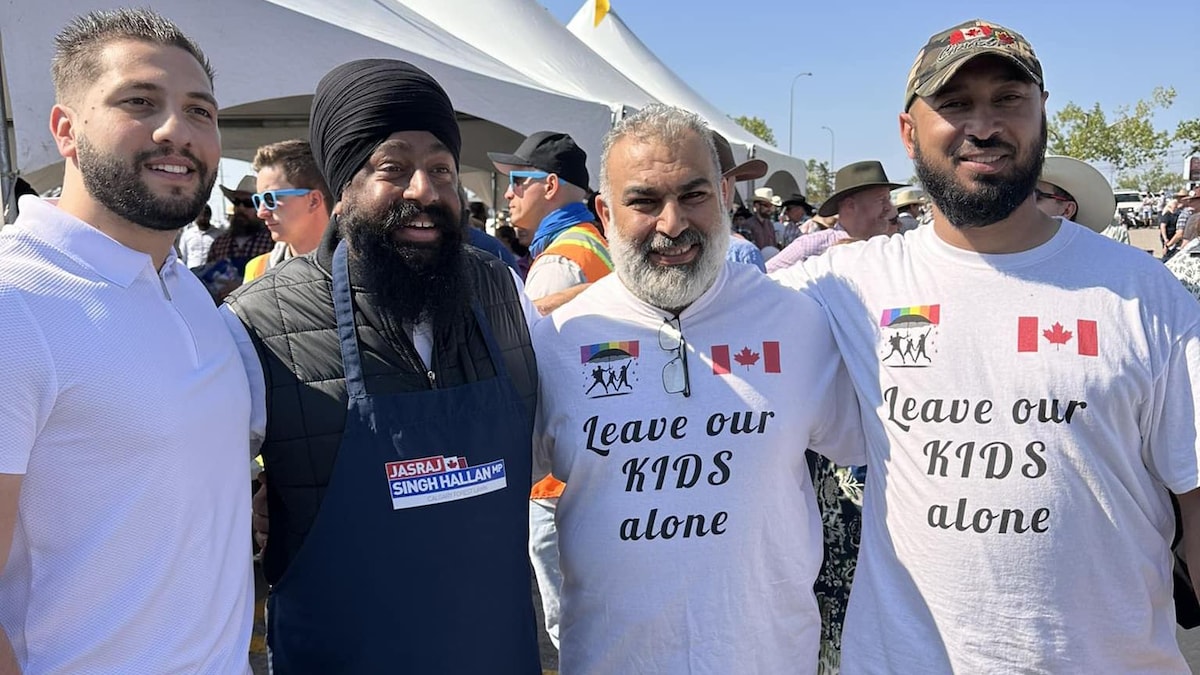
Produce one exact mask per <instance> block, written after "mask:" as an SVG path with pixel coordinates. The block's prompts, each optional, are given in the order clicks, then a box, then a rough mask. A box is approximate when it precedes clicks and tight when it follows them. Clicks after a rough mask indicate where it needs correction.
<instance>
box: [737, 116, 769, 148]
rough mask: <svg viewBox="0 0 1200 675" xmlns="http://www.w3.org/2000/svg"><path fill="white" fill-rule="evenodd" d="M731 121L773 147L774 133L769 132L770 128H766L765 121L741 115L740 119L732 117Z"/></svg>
mask: <svg viewBox="0 0 1200 675" xmlns="http://www.w3.org/2000/svg"><path fill="white" fill-rule="evenodd" d="M733 121H734V122H737V123H738V125H739V126H741V127H742V128H743V129H745V130H746V131H749V132H750V133H752V134H754V135H755V136H756V137H758V138H761V139H762V140H764V141H766V142H767V143H769V144H770V145H775V132H774V131H771V127H769V126H767V122H766V120H764V119H762V118H761V117H746V116H745V115H742V116H741V117H734V118H733Z"/></svg>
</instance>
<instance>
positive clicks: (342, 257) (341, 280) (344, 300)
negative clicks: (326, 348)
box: [333, 239, 367, 400]
mask: <svg viewBox="0 0 1200 675" xmlns="http://www.w3.org/2000/svg"><path fill="white" fill-rule="evenodd" d="M347 251H348V249H347V248H346V240H345V239H343V240H342V241H340V242H338V245H337V249H335V250H334V252H333V312H334V315H335V316H336V317H337V329H338V345H339V346H340V347H341V350H342V371H343V372H344V373H345V375H346V393H347V394H349V396H350V399H351V400H354V399H358V398H365V397H366V395H367V386H366V384H365V383H364V382H363V369H362V359H361V358H360V357H359V354H358V335H357V333H356V332H355V330H354V302H353V301H352V299H351V294H350V264H349V254H348V252H347Z"/></svg>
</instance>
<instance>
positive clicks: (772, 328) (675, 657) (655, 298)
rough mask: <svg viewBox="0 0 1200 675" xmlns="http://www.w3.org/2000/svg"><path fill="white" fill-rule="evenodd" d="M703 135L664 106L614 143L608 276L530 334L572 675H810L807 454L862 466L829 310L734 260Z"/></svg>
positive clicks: (815, 538) (812, 624) (608, 179)
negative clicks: (558, 493)
mask: <svg viewBox="0 0 1200 675" xmlns="http://www.w3.org/2000/svg"><path fill="white" fill-rule="evenodd" d="M718 166H719V164H718V159H717V154H716V150H715V149H714V147H713V144H712V140H711V135H710V133H709V129H708V128H707V127H706V126H705V124H704V122H703V121H702V120H701V119H700V118H699V117H697V116H696V115H694V114H692V113H689V112H686V111H683V110H680V109H677V108H671V107H667V106H662V105H654V106H649V107H647V108H645V109H643V110H642V111H640V112H639V113H637V114H636V115H633V116H631V117H629V118H626V119H625V120H623V121H622V122H621V123H620V124H619V125H617V127H616V128H614V129H613V130H612V131H611V132H610V133H609V135H608V136H607V137H606V138H605V141H604V149H603V156H602V159H601V176H600V186H601V196H600V198H599V200H598V207H599V208H598V210H599V214H600V218H601V220H602V221H603V222H604V226H605V232H607V233H608V235H609V243H610V247H611V249H610V250H611V252H612V258H613V263H614V269H615V271H616V274H612V275H609V276H608V277H605V278H604V279H601V280H600V281H599V282H597V283H596V284H594V285H592V286H591V287H590V288H589V289H588V290H587V291H585V292H584V293H582V294H581V295H580V296H579V297H578V298H576V299H575V300H574V301H573V302H571V303H570V304H568V305H565V306H563V307H562V308H561V309H560V310H558V311H556V312H555V313H554V314H552V315H551V316H550V317H549V318H548V319H546V320H544V321H542V322H541V323H540V324H538V325H537V326H536V327H535V330H534V346H535V349H536V351H537V354H538V360H539V362H543V363H545V364H548V365H546V366H544V367H543V370H542V372H543V373H546V374H550V373H553V374H554V376H548V375H545V376H543V377H542V378H541V383H540V386H539V389H540V396H539V410H538V413H539V414H538V423H537V426H536V429H535V440H534V444H535V446H534V453H535V461H541V462H548V463H549V464H550V468H551V469H552V470H553V474H554V475H555V476H556V477H557V478H559V479H560V480H563V481H565V482H566V484H567V487H566V490H565V492H564V493H563V496H562V499H561V501H560V503H559V510H558V526H559V538H560V539H559V546H560V554H561V565H562V571H563V588H562V624H561V633H560V638H561V665H562V669H563V672H571V673H627V672H654V673H680V672H740V673H776V672H801V673H812V672H815V670H816V662H817V648H818V636H819V632H820V624H821V618H820V615H819V612H818V610H817V604H816V601H815V599H814V597H813V590H812V587H813V580H814V578H815V577H816V575H817V570H818V567H819V566H820V563H821V524H820V521H819V519H818V514H817V511H816V505H815V501H814V495H813V488H812V484H811V482H810V479H809V474H808V467H807V464H806V462H805V457H804V450H805V448H813V449H815V450H817V451H820V452H823V453H826V454H828V455H829V456H830V457H831V459H833V460H834V461H836V462H838V463H842V464H860V463H862V448H863V438H862V432H861V429H860V426H861V421H860V417H859V410H858V404H857V401H856V399H855V397H854V395H853V394H852V393H851V392H850V385H849V380H848V379H847V375H846V370H845V366H844V365H843V363H842V360H841V358H840V356H839V355H838V352H837V350H836V349H835V347H834V342H833V339H832V335H831V333H830V328H829V324H828V321H827V319H826V318H825V316H824V313H823V312H822V310H821V309H820V307H819V306H818V305H817V304H816V303H814V302H812V301H811V300H809V299H808V298H806V297H805V296H803V295H801V294H797V293H791V292H789V291H787V290H786V289H783V288H782V287H778V286H776V285H774V284H773V283H772V282H771V281H770V280H769V279H767V278H766V277H764V276H763V275H762V274H761V273H759V272H758V271H757V270H754V269H752V268H750V267H748V266H746V265H740V264H736V263H728V264H727V263H726V262H725V251H726V247H727V246H728V243H729V237H728V236H727V233H728V232H729V222H728V216H727V215H726V214H727V212H728V211H727V208H726V205H727V204H728V199H729V194H728V192H727V190H726V189H725V188H723V186H722V181H721V172H720V169H719V168H718Z"/></svg>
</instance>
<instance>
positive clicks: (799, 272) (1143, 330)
mask: <svg viewBox="0 0 1200 675" xmlns="http://www.w3.org/2000/svg"><path fill="white" fill-rule="evenodd" d="M1046 96H1047V95H1046V92H1045V89H1044V87H1043V74H1042V66H1041V64H1040V63H1039V61H1038V59H1037V58H1036V56H1035V55H1034V52H1033V49H1032V47H1030V45H1029V43H1028V42H1026V41H1025V39H1024V38H1023V37H1021V36H1020V35H1019V34H1018V33H1016V32H1015V31H1012V30H1010V29H1008V28H1004V27H1002V26H999V25H996V24H994V23H991V22H987V21H980V20H976V21H969V22H967V23H964V24H961V25H959V26H955V27H954V28H951V29H949V30H946V31H943V32H942V33H939V34H937V35H935V36H933V37H932V38H931V39H930V40H929V42H928V44H926V46H925V47H924V48H923V49H922V50H921V52H920V53H919V55H918V57H917V60H916V64H915V65H914V67H913V69H912V72H911V73H910V75H909V80H908V88H907V92H906V96H905V100H904V112H903V113H901V115H900V120H899V121H900V132H901V138H902V140H903V142H904V144H905V147H906V148H907V150H908V153H909V156H910V157H912V159H913V161H914V164H915V166H916V170H917V175H918V177H919V178H920V180H921V184H922V185H923V186H924V187H925V189H926V191H927V193H928V195H929V197H930V200H931V201H932V204H933V224H932V226H931V227H925V228H919V229H917V230H916V231H914V232H910V233H908V234H906V235H905V236H903V237H878V238H875V239H872V240H870V241H868V242H865V243H859V244H853V245H849V246H839V247H835V248H834V249H832V250H830V251H829V252H828V253H826V254H825V255H823V256H820V257H817V258H814V259H811V260H808V261H806V262H805V263H804V264H803V265H797V266H795V267H793V268H791V269H789V270H787V271H785V272H782V273H780V274H779V275H778V277H779V279H780V280H781V281H782V282H783V283H785V284H787V285H790V286H794V287H797V288H802V289H804V291H805V292H807V293H810V294H812V295H814V296H816V297H817V299H818V300H819V301H820V302H821V304H822V305H823V306H824V307H825V308H826V311H827V312H828V313H829V315H830V317H831V319H832V322H833V324H834V334H835V337H836V338H837V340H838V344H839V346H840V348H841V350H842V352H843V354H844V356H845V358H846V362H847V365H848V367H849V368H850V372H851V377H852V379H853V380H854V382H855V387H856V389H857V390H858V394H859V399H860V400H861V401H863V402H864V403H865V404H867V405H865V406H864V412H866V409H867V407H868V405H873V406H874V407H875V412H876V414H875V415H871V414H870V413H866V414H865V415H864V419H865V423H866V436H867V439H868V450H867V457H868V466H870V470H871V474H870V477H869V479H868V480H867V482H866V495H865V497H864V511H863V532H862V548H861V552H860V557H859V562H858V570H857V574H856V577H855V579H854V593H853V599H852V601H851V604H850V607H849V610H848V614H847V617H846V624H845V630H844V633H843V652H842V668H843V672H847V673H861V672H893V673H910V672H921V673H950V672H957V673H1009V672H1039V673H1042V672H1044V673H1065V672H1081V673H1082V672H1088V673H1091V672H1104V673H1131V672H1154V673H1187V672H1188V667H1187V664H1186V663H1185V661H1184V659H1183V656H1182V655H1181V653H1180V650H1179V646H1178V645H1177V644H1176V639H1175V610H1174V603H1173V598H1172V572H1171V564H1172V563H1171V553H1170V548H1171V544H1172V539H1173V536H1174V533H1175V516H1174V514H1173V512H1172V504H1171V500H1170V499H1169V498H1168V493H1169V492H1170V493H1174V494H1176V495H1177V496H1178V502H1179V507H1180V512H1181V514H1182V531H1183V544H1182V545H1183V547H1184V549H1185V550H1186V551H1187V553H1188V554H1190V555H1189V556H1188V557H1190V558H1191V559H1192V560H1200V546H1197V543H1198V542H1200V532H1197V521H1198V519H1200V515H1198V514H1200V508H1198V506H1197V504H1198V502H1200V490H1197V488H1198V487H1200V471H1198V469H1197V467H1198V466H1200V444H1198V443H1197V430H1196V415H1197V413H1196V410H1197V395H1198V393H1200V392H1197V386H1196V385H1197V382H1198V381H1200V380H1197V378H1196V375H1195V373H1196V372H1197V371H1198V370H1200V327H1198V324H1200V321H1198V317H1197V312H1196V305H1195V300H1194V299H1193V298H1191V297H1190V296H1189V295H1188V294H1187V293H1186V292H1185V291H1184V290H1183V289H1182V288H1181V287H1180V284H1179V283H1177V282H1176V281H1175V280H1174V279H1173V278H1172V277H1171V276H1170V274H1169V272H1167V271H1166V270H1165V269H1164V268H1163V266H1162V265H1161V264H1159V263H1158V262H1157V261H1155V260H1154V259H1152V258H1151V257H1150V256H1147V255H1145V253H1142V252H1140V251H1138V250H1136V249H1134V248H1133V247H1130V246H1125V245H1122V244H1120V243H1117V242H1115V241H1112V240H1110V239H1108V238H1106V237H1103V236H1101V235H1099V234H1097V233H1095V232H1092V231H1091V230H1089V229H1088V228H1086V227H1084V226H1082V225H1079V224H1077V223H1075V222H1073V221H1071V220H1070V219H1056V218H1052V217H1050V216H1048V215H1046V214H1044V213H1042V212H1040V211H1039V210H1038V208H1037V203H1036V197H1035V186H1036V185H1037V181H1038V177H1039V175H1040V174H1041V168H1042V162H1043V158H1044V155H1045V145H1046V117H1045V101H1046ZM1114 270H1119V271H1116V272H1115V271H1114Z"/></svg>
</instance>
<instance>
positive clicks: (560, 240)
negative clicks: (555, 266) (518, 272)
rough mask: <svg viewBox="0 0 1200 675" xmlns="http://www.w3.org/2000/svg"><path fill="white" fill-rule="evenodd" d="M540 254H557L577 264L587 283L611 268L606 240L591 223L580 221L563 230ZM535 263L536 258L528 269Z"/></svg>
mask: <svg viewBox="0 0 1200 675" xmlns="http://www.w3.org/2000/svg"><path fill="white" fill-rule="evenodd" d="M542 255H559V256H562V257H564V258H566V259H567V260H570V261H571V262H573V263H575V264H576V265H579V269H580V270H582V271H583V278H584V279H587V283H589V284H591V283H595V282H597V281H600V279H602V278H604V277H605V276H607V275H608V273H609V272H611V271H612V269H613V264H612V256H610V255H609V254H608V242H607V241H606V240H605V239H604V235H602V234H600V230H598V229H596V226H595V225H593V224H591V223H580V224H578V225H575V226H572V227H569V228H567V229H565V230H563V231H562V232H561V233H560V234H559V235H558V236H557V237H555V238H554V241H552V242H550V245H549V246H547V247H546V250H545V251H542ZM542 255H539V256H538V258H540V257H542ZM536 264H537V258H535V259H534V260H533V264H532V265H530V269H533V265H536Z"/></svg>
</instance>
